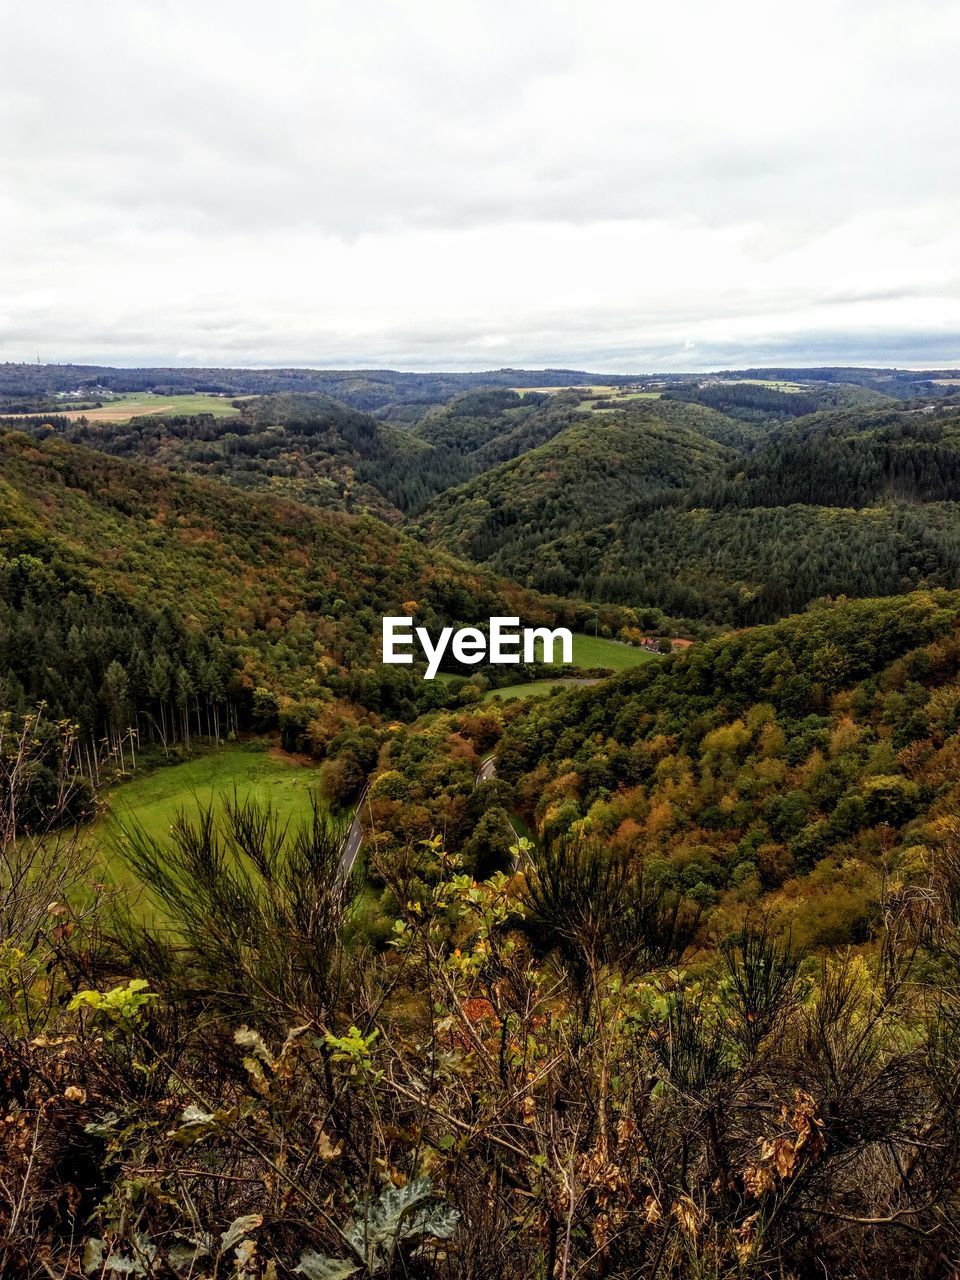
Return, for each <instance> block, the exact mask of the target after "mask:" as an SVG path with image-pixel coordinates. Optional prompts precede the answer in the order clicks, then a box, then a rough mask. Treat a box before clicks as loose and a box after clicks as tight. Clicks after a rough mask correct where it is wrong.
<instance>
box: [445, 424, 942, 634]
mask: <svg viewBox="0 0 960 1280" xmlns="http://www.w3.org/2000/svg"><path fill="white" fill-rule="evenodd" d="M671 414H674V415H675V414H687V415H691V416H689V417H688V418H687V419H686V420H685V421H684V420H681V421H683V426H682V427H681V426H679V425H678V420H677V419H676V418H673V419H672V420H671V417H670V415H671ZM694 415H703V416H702V417H700V418H698V417H696V416H694ZM736 426H737V424H735V423H732V422H731V420H730V419H729V418H727V417H725V416H723V415H721V414H719V413H714V412H713V411H711V410H709V409H707V408H702V407H700V406H698V405H693V404H680V403H673V404H669V405H668V404H665V403H664V402H662V401H660V402H647V403H646V404H644V405H643V406H641V407H637V408H631V409H630V410H628V411H626V412H625V413H624V412H622V411H620V410H617V411H608V412H606V413H603V414H595V415H594V416H593V417H592V418H591V419H590V420H589V423H588V424H583V425H581V426H577V427H576V428H574V429H573V430H572V433H564V434H562V435H560V436H558V437H556V438H555V439H554V440H553V441H551V442H550V443H549V444H548V445H546V446H544V448H542V449H539V450H536V451H534V452H533V453H529V454H526V455H524V456H523V457H522V458H520V459H518V460H517V461H516V462H515V463H512V464H508V465H507V466H503V467H500V468H497V469H494V470H492V471H490V472H488V473H486V474H484V475H482V476H480V477H478V478H477V479H476V480H474V481H472V482H470V483H469V484H467V485H465V486H463V487H462V488H460V489H459V490H454V491H451V492H450V493H446V494H443V495H441V496H440V497H439V498H437V499H436V500H435V501H434V502H433V503H432V504H431V505H430V506H429V507H428V508H427V511H426V512H425V514H424V517H423V523H424V525H425V528H426V529H427V531H428V532H429V534H430V535H431V536H432V537H435V538H436V539H437V540H438V541H439V542H440V543H441V544H442V545H443V546H445V547H448V548H450V549H455V550H456V551H457V552H458V554H461V555H464V556H466V557H468V558H473V559H478V560H481V561H484V562H486V563H489V564H490V565H491V566H494V567H496V568H497V569H499V570H500V571H502V572H505V573H508V574H509V575H510V576H511V577H516V578H517V579H519V580H522V581H525V582H526V583H528V584H529V585H530V586H533V587H536V588H538V589H540V590H547V591H552V592H560V593H563V594H576V595H582V596H584V597H585V598H587V599H597V600H607V601H611V602H616V603H629V604H631V605H634V606H637V605H656V606H657V607H659V608H662V609H664V610H665V611H666V612H668V613H670V614H672V615H673V616H677V617H687V618H693V619H706V620H710V621H712V622H716V623H721V624H728V625H735V626H743V625H753V624H756V623H760V622H768V621H772V620H773V619H775V618H777V617H782V616H784V615H785V614H789V613H792V612H795V611H797V610H799V609H802V608H803V607H804V606H805V605H806V604H808V603H809V602H810V601H812V600H816V599H818V598H820V597H823V596H837V595H850V596H880V595H893V594H900V593H903V592H906V591H910V590H912V589H914V588H917V587H951V586H955V585H957V584H960V506H958V505H957V500H958V499H960V412H958V409H957V407H956V406H952V405H949V404H944V405H942V406H939V407H937V408H936V409H932V408H926V407H923V408H913V409H895V410H889V409H879V410H878V409H854V410H850V409H848V410H841V411H835V412H829V413H819V414H815V415H812V416H808V417H801V418H798V419H796V420H794V421H790V422H786V423H778V422H775V421H768V422H766V423H763V424H750V423H744V424H742V426H743V427H744V428H749V430H750V431H752V432H754V433H755V434H754V435H753V436H752V438H750V439H748V440H742V439H741V440H739V441H738V440H737V439H736V437H735V436H731V434H730V432H729V428H731V427H736ZM691 431H692V432H694V433H695V434H694V440H695V443H693V444H692V443H691V436H690V434H689V433H690V432H691ZM708 434H709V435H712V436H713V437H714V438H716V439H720V440H723V441H724V442H725V447H724V448H722V449H714V450H713V451H712V452H706V453H705V452H704V447H703V446H704V443H705V441H704V437H705V436H706V435H708ZM568 440H573V441H578V442H582V449H580V448H578V449H577V450H567V449H566V448H565V445H566V443H567V441H568ZM558 450H561V451H563V462H562V464H561V465H558V458H557V456H556V455H557V451H558ZM608 456H609V457H612V458H614V459H616V462H615V463H614V466H613V467H612V468H609V469H608V467H607V461H606V459H607V457H608Z"/></svg>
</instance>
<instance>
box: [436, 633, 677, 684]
mask: <svg viewBox="0 0 960 1280" xmlns="http://www.w3.org/2000/svg"><path fill="white" fill-rule="evenodd" d="M559 652H560V649H559V646H557V647H556V648H555V649H554V653H555V654H559ZM658 656H659V655H658V654H656V653H650V652H649V650H647V649H636V648H634V646H633V645H631V644H621V643H620V641H619V640H605V639H604V638H603V637H602V636H583V635H575V636H574V637H573V665H574V666H575V667H607V668H608V669H609V670H611V671H627V670H629V668H630V667H638V666H639V665H640V664H641V663H642V662H649V661H650V660H651V659H653V658H656V657H658ZM537 661H538V662H543V645H542V644H538V645H537ZM562 665H563V664H562V663H559V662H552V663H550V664H549V666H551V667H555V666H562ZM460 678H461V677H460V676H456V675H453V674H452V673H451V672H449V671H438V672H437V675H436V676H435V679H437V680H440V681H441V682H442V683H444V684H449V682H450V681H451V680H459V679H460ZM572 682H573V683H580V682H579V681H578V680H576V679H573V680H572ZM528 683H529V684H535V685H538V686H539V685H540V684H543V683H544V681H541V680H533V681H529V682H528ZM546 683H548V684H549V685H550V687H551V688H552V687H553V685H555V684H563V683H571V680H566V681H564V680H563V679H562V678H560V677H558V678H557V679H556V680H549V681H546ZM526 687H527V685H526V684H524V685H509V686H507V689H519V688H524V689H525V688H526ZM493 692H496V693H501V694H502V693H504V692H506V690H505V689H497V690H494V691H493Z"/></svg>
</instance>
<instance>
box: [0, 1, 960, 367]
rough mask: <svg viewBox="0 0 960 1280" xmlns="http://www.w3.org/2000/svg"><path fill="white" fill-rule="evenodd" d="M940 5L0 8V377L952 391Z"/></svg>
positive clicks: (955, 141)
mask: <svg viewBox="0 0 960 1280" xmlns="http://www.w3.org/2000/svg"><path fill="white" fill-rule="evenodd" d="M958 67H960V3H957V0H949V2H940V0H926V2H925V0H909V3H907V2H906V0H896V2H894V3H884V0H864V2H863V3H861V2H860V0H826V2H823V0H806V2H805V3H804V4H802V5H800V4H791V5H787V4H777V3H775V2H774V3H771V0H763V2H762V3H760V2H757V3H753V2H752V0H723V2H722V3H720V2H718V0H705V2H703V3H701V2H700V0H660V2H659V3H657V4H651V3H648V2H647V0H616V2H605V0H591V3H588V4H585V3H583V0H575V2H574V3H569V4H568V3H564V2H562V0H559V2H558V0H550V2H549V3H538V2H537V0H510V2H509V3H501V2H500V0H482V3H476V4H474V3H460V2H459V0H444V2H442V0H437V2H436V3H433V2H430V3H426V2H424V3H418V0H405V2H404V3H403V4H389V3H384V2H383V0H381V2H380V3H378V4H368V3H364V2H363V0H349V2H347V3H343V4H340V3H333V2H330V0H272V3H270V4H265V3H263V0H258V2H257V3H247V0H229V2H224V3H220V2H219V0H183V2H182V0H109V2H108V0H84V2H83V3H78V2H77V0H42V2H38V3H21V4H15V3H13V2H12V0H0V360H20V359H31V360H34V359H36V357H37V355H39V356H40V359H41V360H44V361H81V362H102V363H109V364H126V365H130V364H222V365H271V364H272V365H277V364H309V365H313V366H333V367H343V366H371V365H375V366H386V367H394V368H420V369H443V368H447V369H450V368H464V369H466V368H493V367H500V366H503V365H526V366H542V365H555V366H566V367H576V368H589V369H597V370H610V371H619V370H622V371H629V370H650V369H693V368H710V367H720V366H737V365H739V366H742V365H745V364H752V363H766V364H771V363H778V362H782V363H804V362H810V363H834V364H844V363H848V364H849V363H864V364H899V365H901V366H905V365H910V364H916V365H924V364H926V365H931V364H951V365H956V364H960V90H958V84H960V75H958Z"/></svg>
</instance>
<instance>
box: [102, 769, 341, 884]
mask: <svg viewBox="0 0 960 1280" xmlns="http://www.w3.org/2000/svg"><path fill="white" fill-rule="evenodd" d="M317 776H318V771H317V769H315V768H313V767H311V766H308V765H302V764H298V763H297V762H296V761H294V760H291V759H290V758H289V757H288V756H283V755H281V754H279V753H274V752H269V751H267V750H265V749H263V748H262V747H254V746H241V745H238V744H229V745H227V746H224V747H221V748H220V750H219V751H211V752H207V753H205V754H203V755H200V756H196V757H195V758H194V759H192V760H187V761H184V762H183V763H182V764H173V765H168V766H166V767H161V768H159V769H152V770H150V772H148V773H142V774H139V775H135V776H134V777H133V778H131V779H130V780H129V781H128V782H123V783H120V784H119V785H118V786H116V787H114V788H113V789H112V790H111V791H110V792H109V793H108V794H107V806H108V808H107V812H106V813H105V814H104V816H103V817H102V818H100V819H99V820H98V821H97V822H96V823H94V825H93V826H92V827H90V828H89V830H88V831H87V833H86V837H85V838H86V840H88V841H91V842H93V843H95V844H96V846H97V855H98V857H99V858H100V859H101V861H102V865H103V868H104V871H105V873H106V876H107V878H108V879H109V880H111V881H112V882H114V883H116V884H119V885H123V886H126V887H128V888H133V887H135V884H136V882H135V881H134V879H133V876H132V874H131V872H130V870H129V868H128V867H127V866H126V863H125V862H124V861H123V858H122V856H121V854H120V853H119V851H118V850H117V848H116V842H117V841H118V840H121V839H122V828H123V827H124V826H127V825H130V824H131V823H134V822H135V823H139V825H140V826H142V827H143V829H144V830H145V831H146V833H147V834H148V835H150V836H152V837H153V838H154V839H156V840H164V839H166V838H167V836H168V835H169V833H170V828H171V826H172V824H173V822H174V819H175V818H176V816H177V813H178V812H179V811H183V812H185V813H186V814H187V815H188V817H195V816H196V815H197V813H198V810H199V808H202V807H205V806H207V805H209V804H210V803H211V801H214V802H215V801H217V800H218V799H219V798H220V797H221V796H223V795H228V796H231V797H232V796H233V794H234V789H236V794H237V796H238V798H240V799H253V800H258V801H261V802H264V801H269V802H270V804H271V805H272V806H273V808H274V809H275V810H276V812H277V814H278V815H279V817H280V820H281V821H282V822H286V821H290V822H291V824H292V825H296V823H297V822H298V821H301V820H303V819H305V818H309V816H310V813H311V797H312V796H314V795H316V790H315V788H316V785H317ZM321 803H322V802H321Z"/></svg>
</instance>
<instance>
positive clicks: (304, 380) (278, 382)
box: [0, 364, 630, 413]
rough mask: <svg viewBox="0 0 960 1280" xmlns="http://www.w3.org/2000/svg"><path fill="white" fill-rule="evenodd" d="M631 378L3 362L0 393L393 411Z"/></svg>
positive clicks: (572, 372)
mask: <svg viewBox="0 0 960 1280" xmlns="http://www.w3.org/2000/svg"><path fill="white" fill-rule="evenodd" d="M629 381H630V379H629V378H627V377H624V376H618V375H613V374H603V375H600V374H595V373H584V372H583V371H582V370H576V369H490V370H486V371H484V372H480V373H401V372H398V371H396V370H393V369H221V368H195V369H182V368H166V369H165V368H142V369H115V368H111V367H109V366H107V365H83V364H57V365H50V364H46V365H45V364H0V396H31V395H33V396H36V395H47V394H49V393H51V392H57V391H73V390H75V389H76V388H78V387H79V388H86V389H95V388H97V387H104V388H106V389H108V390H110V391H114V392H121V391H154V392H157V393H160V394H163V395H168V394H172V393H176V392H181V391H210V392H216V393H221V394H227V395H274V394H278V393H284V392H295V393H304V392H321V393H323V394H324V395H328V396H333V397H334V398H335V399H337V400H340V401H342V402H343V403H344V404H347V405H349V406H350V407H351V408H354V409H362V410H364V411H365V412H368V413H370V412H389V411H391V410H401V411H402V409H403V407H404V406H418V405H419V406H422V407H423V408H426V407H428V406H430V405H436V404H443V403H445V402H446V401H447V400H449V399H450V398H451V397H452V396H456V395H462V394H463V393H464V392H467V391H470V390H472V389H475V388H480V387H569V386H576V385H590V384H591V383H597V382H607V383H614V384H616V383H622V382H629Z"/></svg>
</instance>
